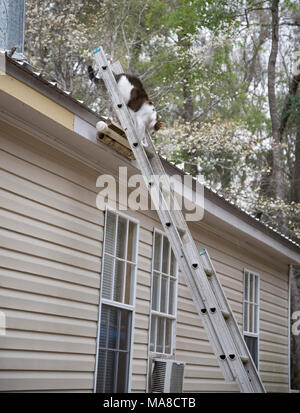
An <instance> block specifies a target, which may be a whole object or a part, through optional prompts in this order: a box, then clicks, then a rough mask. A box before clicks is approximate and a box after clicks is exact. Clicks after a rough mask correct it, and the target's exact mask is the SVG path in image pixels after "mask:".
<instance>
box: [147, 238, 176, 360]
mask: <svg viewBox="0 0 300 413" xmlns="http://www.w3.org/2000/svg"><path fill="white" fill-rule="evenodd" d="M177 273H178V268H177V262H176V259H175V256H174V253H173V251H172V248H171V246H170V243H169V241H168V238H167V237H166V236H165V235H163V234H162V233H161V232H159V231H157V230H155V231H154V240H153V259H152V286H151V291H152V293H151V328H150V351H152V352H154V353H165V354H173V351H174V341H175V340H174V334H175V322H176V311H177V299H176V298H177Z"/></svg>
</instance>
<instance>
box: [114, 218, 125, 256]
mask: <svg viewBox="0 0 300 413" xmlns="http://www.w3.org/2000/svg"><path fill="white" fill-rule="evenodd" d="M126 230H127V221H126V219H124V218H122V217H120V216H119V218H118V232H117V251H116V256H117V257H119V258H125V246H126Z"/></svg>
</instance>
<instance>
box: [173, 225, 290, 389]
mask: <svg viewBox="0 0 300 413" xmlns="http://www.w3.org/2000/svg"><path fill="white" fill-rule="evenodd" d="M194 237H195V239H196V240H197V241H201V243H200V242H199V248H200V246H201V247H206V248H207V249H208V251H209V253H210V256H211V258H212V260H213V264H214V266H215V268H216V270H217V272H218V275H219V279H220V281H221V284H222V286H223V288H224V291H225V294H226V296H227V298H228V300H229V303H230V305H231V308H232V310H233V312H234V315H235V318H236V320H237V322H238V324H239V327H240V329H241V330H242V297H243V269H244V268H245V267H246V268H249V269H252V270H253V271H256V272H258V273H259V274H260V281H261V282H260V335H259V370H260V374H261V377H262V380H263V382H264V384H265V386H266V390H267V391H276V392H277V391H280V392H285V391H288V276H287V268H286V267H285V266H282V268H280V266H279V265H277V268H276V267H275V266H274V264H272V263H269V262H268V261H267V258H266V260H265V261H264V262H263V261H262V260H261V259H260V258H258V257H255V256H252V255H251V254H250V253H249V252H248V251H246V250H243V249H242V248H240V247H238V246H237V245H234V244H231V243H230V242H229V241H226V243H224V240H223V239H222V238H221V237H218V236H217V235H215V234H212V233H209V232H208V231H206V230H203V231H201V233H199V232H197V234H196V233H194ZM200 237H201V238H200ZM276 264H277V263H276ZM276 264H275V265H276ZM178 294H179V298H178V300H179V301H178V323H177V350H176V358H177V359H178V360H183V361H186V362H187V366H186V373H185V385H184V390H185V391H188V392H189V391H212V392H214V391H238V389H237V386H236V385H235V384H233V383H226V382H225V381H224V380H223V377H222V374H221V370H220V368H219V366H218V362H217V360H216V358H215V357H214V356H213V353H212V352H211V350H210V346H209V345H208V342H207V338H206V333H205V331H204V329H203V327H202V323H201V320H200V319H199V317H198V316H197V314H196V311H195V308H194V305H193V303H192V302H191V298H190V292H189V290H188V288H187V287H186V284H185V281H184V278H183V276H182V275H181V277H180V284H179V293H178ZM198 352H200V354H199V353H198ZM191 360H193V363H192V364H191Z"/></svg>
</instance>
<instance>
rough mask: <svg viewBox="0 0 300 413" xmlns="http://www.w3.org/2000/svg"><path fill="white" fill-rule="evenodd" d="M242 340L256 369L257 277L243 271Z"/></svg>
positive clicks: (257, 329) (250, 272)
mask: <svg viewBox="0 0 300 413" xmlns="http://www.w3.org/2000/svg"><path fill="white" fill-rule="evenodd" d="M243 331H244V339H245V341H246V344H247V346H248V348H249V351H250V354H251V356H252V358H253V361H254V363H255V364H256V367H257V368H258V339H259V275H258V274H255V273H254V272H252V271H248V270H246V269H245V270H244V302H243Z"/></svg>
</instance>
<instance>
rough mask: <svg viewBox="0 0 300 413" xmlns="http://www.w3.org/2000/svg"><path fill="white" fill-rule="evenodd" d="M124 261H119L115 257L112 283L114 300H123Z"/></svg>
mask: <svg viewBox="0 0 300 413" xmlns="http://www.w3.org/2000/svg"><path fill="white" fill-rule="evenodd" d="M124 268H125V263H124V261H119V260H117V259H116V264H115V283H114V295H113V299H114V301H119V302H122V301H123V282H124Z"/></svg>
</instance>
